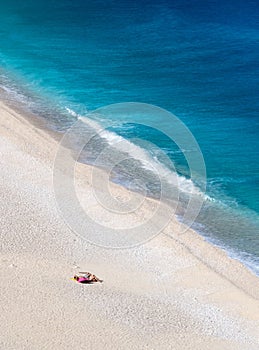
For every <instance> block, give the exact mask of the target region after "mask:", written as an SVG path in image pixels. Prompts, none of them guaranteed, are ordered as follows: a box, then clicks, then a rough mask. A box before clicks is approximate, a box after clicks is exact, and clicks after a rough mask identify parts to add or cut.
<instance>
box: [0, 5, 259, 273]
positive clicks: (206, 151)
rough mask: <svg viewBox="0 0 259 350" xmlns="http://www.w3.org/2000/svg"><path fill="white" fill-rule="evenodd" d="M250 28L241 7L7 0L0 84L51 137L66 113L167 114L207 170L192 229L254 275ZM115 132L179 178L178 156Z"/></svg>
mask: <svg viewBox="0 0 259 350" xmlns="http://www.w3.org/2000/svg"><path fill="white" fill-rule="evenodd" d="M258 23H259V10H258V6H257V2H256V1H251V0H249V1H244V0H241V1H232V0H230V1H228V2H226V1H220V0H218V1H216V2H214V1H213V2H212V1H201V0H197V1H191V0H189V1H187V0H176V1H173V2H172V1H171V2H170V1H138V2H136V3H133V2H129V1H123V0H122V1H120V2H115V1H105V2H104V1H83V0H78V1H74V2H72V1H68V0H63V1H62V2H58V1H50V0H48V1H41V0H40V1H37V2H35V1H31V0H27V1H23V2H17V1H14V0H8V1H7V2H5V3H4V4H1V5H0V42H1V46H0V60H1V68H0V84H1V86H2V87H4V88H5V89H7V90H8V91H9V92H10V93H11V94H12V95H13V96H15V98H18V99H22V100H23V101H24V103H27V105H28V107H29V108H30V109H32V110H34V111H36V112H38V113H41V114H42V115H43V116H44V117H45V118H46V119H47V120H48V123H49V125H50V126H51V127H53V128H56V129H59V130H65V129H66V127H68V126H69V125H70V124H71V118H72V116H71V112H70V113H68V112H67V110H68V109H69V110H70V111H73V112H74V113H76V114H77V115H82V116H84V115H85V114H86V113H87V112H88V111H89V110H90V111H91V110H94V109H96V108H99V107H102V106H105V105H108V104H112V103H118V102H128V101H138V102H145V103H150V104H154V105H157V106H160V107H162V108H165V109H167V110H169V111H171V112H172V113H174V114H175V115H177V116H178V117H179V118H180V119H181V120H182V121H183V122H184V123H185V124H186V126H187V127H188V128H189V129H190V130H191V131H192V133H193V135H194V136H195V138H196V139H197V141H198V143H199V145H200V148H201V150H202V152H203V156H204V159H205V163H206V168H207V176H208V187H207V195H208V196H209V198H211V199H212V200H210V201H207V202H206V203H205V205H204V208H203V211H202V213H201V215H200V217H199V218H198V220H197V227H196V228H197V229H199V230H200V231H201V233H202V234H204V235H205V236H206V237H208V239H209V240H211V241H213V242H214V243H215V244H219V245H221V246H224V247H226V248H227V249H228V251H229V252H230V254H232V255H233V256H237V257H239V258H240V259H243V260H245V261H246V263H247V264H248V265H249V266H250V267H252V268H253V269H254V270H255V271H256V270H257V269H258V266H259V265H258V262H259V238H258V231H259V230H258V228H259V224H258V212H259V195H258V194H259V193H258V184H259V175H258V174H259V171H258V170H259V167H258V150H259V137H258V135H259V113H258V111H259V99H258V96H259V84H258V76H259V67H258V62H259V48H258V39H259V28H258ZM72 114H73V113H72ZM74 115H75V114H74ZM125 122H127V123H130V120H125ZM165 122H167V123H168V128H170V120H168V121H165ZM114 131H116V132H117V133H118V134H120V135H121V136H123V137H124V138H131V137H133V136H136V135H137V136H138V137H140V138H143V139H147V138H148V139H149V141H152V142H153V143H155V144H156V145H157V146H159V147H160V148H162V149H164V150H166V152H167V154H168V155H169V156H170V157H171V159H172V160H173V161H174V163H175V166H176V168H177V170H178V172H179V173H181V174H183V175H185V176H186V177H188V170H187V169H186V163H185V162H184V157H182V156H181V154H180V153H179V152H177V151H176V150H175V149H174V146H173V145H172V144H170V142H168V141H167V140H166V139H164V138H163V137H161V135H159V134H157V133H155V132H154V133H151V134H149V136H148V137H147V133H146V132H145V130H144V129H141V128H137V127H134V126H132V125H129V127H124V128H121V129H120V128H119V127H118V128H117V129H116V130H114ZM88 160H89V159H88ZM127 176H130V175H128V173H127V169H119V170H118V172H117V175H116V176H115V181H119V182H122V183H124V184H125V185H126V184H127V181H128V180H129V179H128V178H127ZM131 176H134V173H133V174H131ZM150 181H151V180H150ZM151 182H152V181H151ZM150 187H152V186H150ZM154 191H155V189H153V192H154ZM151 192H152V191H151ZM153 194H154V193H153Z"/></svg>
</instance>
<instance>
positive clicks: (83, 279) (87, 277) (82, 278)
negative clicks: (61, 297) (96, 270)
mask: <svg viewBox="0 0 259 350" xmlns="http://www.w3.org/2000/svg"><path fill="white" fill-rule="evenodd" d="M79 273H80V275H75V276H74V280H75V281H77V282H78V283H93V282H102V280H101V279H99V278H98V277H96V276H95V275H93V274H92V273H91V272H79Z"/></svg>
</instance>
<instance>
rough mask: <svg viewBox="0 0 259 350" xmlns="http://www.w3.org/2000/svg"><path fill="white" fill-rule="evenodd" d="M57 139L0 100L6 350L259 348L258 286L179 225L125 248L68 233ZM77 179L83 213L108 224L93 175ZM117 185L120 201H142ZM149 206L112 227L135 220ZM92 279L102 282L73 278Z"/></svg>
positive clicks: (83, 170)
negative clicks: (57, 185)
mask: <svg viewBox="0 0 259 350" xmlns="http://www.w3.org/2000/svg"><path fill="white" fill-rule="evenodd" d="M59 138H60V136H58V135H56V136H55V135H54V134H53V135H52V134H51V133H50V132H47V131H46V130H44V128H42V127H39V125H37V122H36V119H35V120H34V121H33V122H30V121H29V119H28V118H25V116H23V115H22V114H21V113H19V112H17V111H15V110H13V109H11V108H10V107H8V106H6V105H5V104H4V103H2V102H1V104H0V154H1V156H0V162H1V177H0V187H1V190H0V194H1V201H0V224H1V230H0V232H1V233H0V235H1V237H0V238H1V252H0V274H1V298H0V304H1V305H0V309H1V312H0V322H1V330H0V349H5V350H9V349H10V350H11V349H12V350H13V349H17V350H18V349H19V350H21V349H62V350H63V349H71V348H73V349H174V350H177V349H181V350H185V349H192V350H193V349H197V350H198V349H199V350H203V349H210V350H211V349H227V350H231V349H235V350H237V349H240V350H241V349H242V350H245V349H247V350H248V349H249V350H253V349H254V350H256V349H258V348H259V279H258V277H256V276H255V275H253V274H252V273H251V272H250V271H248V270H247V269H246V268H245V267H244V266H243V265H242V264H241V263H240V262H238V261H236V260H233V259H230V258H229V257H228V256H227V255H226V254H225V253H224V252H223V251H221V250H220V249H218V248H216V247H214V246H212V245H210V244H209V243H207V242H205V241H204V239H203V238H202V237H201V236H199V235H198V234H197V233H195V232H194V231H192V230H188V231H187V232H186V233H185V234H183V235H180V234H179V235H178V234H177V232H178V231H179V223H177V221H176V219H174V218H172V220H171V222H170V224H169V225H167V227H166V228H165V229H164V230H163V232H161V233H160V234H159V235H157V236H156V237H154V238H153V239H151V240H149V241H148V242H146V243H145V244H141V245H139V246H136V247H134V248H128V249H106V248H102V247H99V246H97V245H94V244H90V243H88V242H87V241H86V240H84V239H82V237H80V236H78V235H76V234H75V233H74V232H73V231H72V230H71V229H70V228H69V227H68V226H67V224H66V222H65V220H64V218H63V217H62V215H61V214H60V212H59V210H58V208H57V203H56V200H55V196H54V190H53V164H54V159H55V155H56V152H57V149H58V147H59ZM77 171H78V173H79V174H81V175H82V177H80V179H81V181H78V183H77V185H76V187H77V193H78V194H79V195H81V197H82V207H83V208H84V205H85V208H86V210H89V213H90V214H91V215H92V217H93V218H95V219H96V220H97V221H99V220H102V219H103V215H104V214H102V213H103V208H102V206H101V205H100V204H99V203H98V201H97V200H95V201H94V199H93V198H92V197H91V196H92V194H91V190H92V185H91V174H92V168H91V166H87V165H83V164H79V165H78V167H77ZM81 175H80V176H81ZM110 187H111V191H112V193H114V195H115V196H117V197H118V198H121V199H122V200H123V199H125V198H127V196H132V197H134V196H136V197H137V196H139V195H137V194H134V193H129V191H127V190H126V189H124V188H122V187H120V186H118V185H115V184H110ZM89 198H91V205H90V206H89ZM153 205H154V201H153V200H151V199H150V200H146V201H145V205H144V206H143V207H142V209H141V210H139V211H137V212H136V213H134V215H133V214H132V215H131V214H129V215H128V216H126V217H125V216H124V217H123V218H122V219H121V221H120V220H119V219H116V221H115V220H114V217H113V216H112V215H111V216H110V217H109V215H107V213H106V217H105V221H106V223H107V226H109V225H110V227H111V228H112V227H113V226H114V227H115V226H116V225H118V227H119V226H124V225H125V222H124V221H126V222H129V223H130V222H131V221H132V222H137V223H138V222H141V220H143V217H144V218H146V217H148V215H150V211H151V210H152V206H153ZM98 234H100V232H96V235H98ZM88 270H89V271H92V272H93V273H95V274H96V275H97V276H98V277H100V278H102V279H103V280H104V282H103V283H102V284H98V283H97V284H93V285H80V284H78V283H76V282H74V281H72V280H71V277H72V276H73V275H74V274H75V273H77V272H78V271H88Z"/></svg>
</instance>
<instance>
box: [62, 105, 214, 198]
mask: <svg viewBox="0 0 259 350" xmlns="http://www.w3.org/2000/svg"><path fill="white" fill-rule="evenodd" d="M66 110H67V112H68V113H69V114H70V115H72V116H73V117H76V118H77V119H78V120H80V121H82V122H83V123H85V124H87V125H89V126H90V127H91V128H93V129H94V130H95V131H96V132H97V133H98V134H99V136H100V137H102V138H104V139H105V140H106V141H107V142H108V144H109V145H110V146H112V147H113V148H116V149H118V150H119V151H122V152H125V153H127V154H128V155H129V156H130V157H132V158H134V159H137V160H138V161H140V162H141V164H142V167H143V168H145V169H147V170H149V171H152V172H155V173H156V174H158V175H159V177H160V179H163V180H166V181H167V183H169V184H170V185H172V186H174V187H177V188H178V189H179V190H180V191H181V192H183V193H186V194H189V195H190V194H195V195H199V196H205V199H208V200H209V199H210V197H209V196H207V195H205V194H204V193H203V192H202V191H201V190H200V189H199V188H198V187H197V186H196V185H195V184H194V183H193V181H192V180H191V179H187V178H186V177H184V176H182V175H179V174H177V173H176V172H174V171H172V170H171V169H169V168H168V167H167V166H165V165H164V164H162V163H161V162H159V160H158V159H157V158H156V157H152V156H151V154H150V153H149V152H148V151H147V150H145V149H144V148H142V147H140V146H138V145H136V144H134V143H133V142H130V141H129V140H126V139H125V138H123V137H122V136H120V135H117V134H116V133H115V132H112V131H108V130H107V129H104V127H103V126H102V125H101V124H99V123H98V122H97V121H95V120H93V119H90V118H88V117H87V116H81V115H79V114H77V113H76V112H74V111H73V110H71V109H69V108H66Z"/></svg>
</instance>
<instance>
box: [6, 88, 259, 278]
mask: <svg viewBox="0 0 259 350" xmlns="http://www.w3.org/2000/svg"><path fill="white" fill-rule="evenodd" d="M3 95H4V96H5V99H4V100H3ZM0 101H2V102H3V103H4V104H5V105H6V106H7V107H8V108H10V109H11V110H14V111H15V112H16V113H17V114H18V115H22V118H24V119H25V120H27V121H28V123H29V124H32V125H34V126H35V127H36V128H40V129H41V130H43V132H45V133H47V134H48V135H50V136H51V137H52V138H53V139H54V140H55V141H57V142H60V141H61V139H62V137H63V135H64V131H57V130H54V129H53V127H54V124H55V123H56V122H55V121H54V120H52V121H50V120H46V119H45V118H44V117H43V116H42V115H37V114H36V113H34V112H31V111H29V109H27V107H26V104H25V102H22V104H21V105H19V104H18V101H16V100H15V98H13V97H12V96H11V95H10V92H9V91H8V90H4V89H1V90H0ZM49 123H50V124H49ZM52 124H53V125H52ZM51 125H52V126H51ZM79 162H80V163H81V161H79ZM82 164H85V165H86V166H89V167H97V166H96V165H91V163H87V162H83V163H82ZM100 169H101V170H102V171H103V172H106V170H105V169H104V168H100ZM110 181H112V180H110ZM112 183H114V184H115V185H117V186H119V187H122V188H124V189H126V190H127V191H128V190H129V189H128V188H127V186H125V185H124V184H123V183H120V182H116V181H112ZM129 191H132V192H134V193H136V194H140V195H142V194H141V193H140V192H138V191H137V190H132V189H131V190H129ZM147 197H148V198H150V199H151V200H155V201H156V198H153V197H152V196H148V195H147ZM164 203H165V205H170V204H169V203H168V202H164ZM177 215H178V214H177ZM177 215H176V216H177ZM177 221H179V222H180V223H181V218H179V220H178V219H177ZM192 230H193V231H195V233H196V234H198V235H199V236H200V237H201V238H202V239H203V240H205V241H206V242H208V244H209V245H212V246H213V247H216V248H218V249H219V250H222V251H224V253H226V254H227V256H228V257H229V258H230V259H233V260H236V261H237V262H239V263H241V264H242V265H244V266H245V268H246V269H248V270H249V271H250V272H251V273H252V274H254V275H255V276H257V277H259V272H258V271H259V270H258V265H257V264H256V263H255V262H253V261H252V262H251V261H250V258H249V259H248V258H244V257H243V256H242V254H240V252H238V251H236V250H235V249H233V248H231V246H228V245H226V244H224V242H222V241H220V240H218V239H217V238H213V237H212V238H211V237H209V236H208V235H207V234H205V233H204V232H203V231H202V230H199V229H198V228H197V227H195V228H193V229H192ZM248 255H251V254H250V253H249V254H248Z"/></svg>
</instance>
